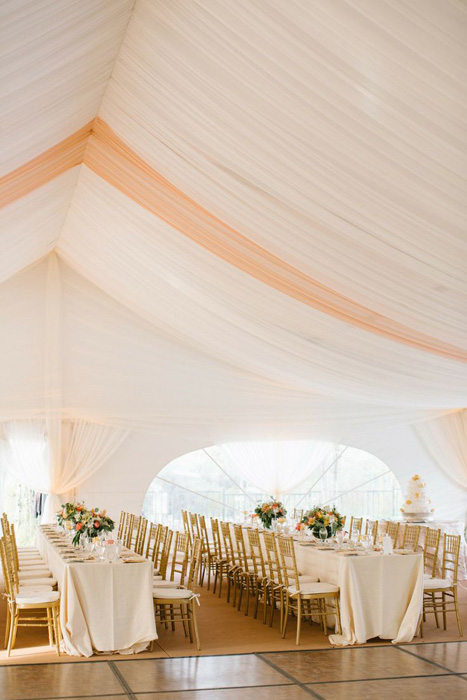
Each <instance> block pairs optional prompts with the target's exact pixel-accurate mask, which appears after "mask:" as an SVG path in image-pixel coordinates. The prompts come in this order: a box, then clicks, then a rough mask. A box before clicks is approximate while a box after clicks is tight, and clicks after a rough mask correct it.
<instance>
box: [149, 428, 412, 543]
mask: <svg viewBox="0 0 467 700" xmlns="http://www.w3.org/2000/svg"><path fill="white" fill-rule="evenodd" d="M271 497H274V498H278V499H280V500H281V501H283V502H284V504H285V506H286V508H287V510H288V511H289V514H290V515H291V514H292V512H293V509H294V508H302V509H303V508H304V509H308V508H310V507H312V506H314V505H321V504H323V505H324V504H326V503H332V504H335V505H336V507H337V508H338V509H339V510H340V511H341V512H342V513H348V514H350V513H362V514H364V515H365V516H367V517H369V518H376V519H377V518H390V517H394V516H397V515H398V514H399V508H400V505H401V499H402V492H401V488H400V484H399V482H398V480H397V479H396V477H395V475H394V473H393V472H392V471H391V469H389V467H388V466H387V465H386V464H384V462H382V461H381V460H380V459H378V457H376V456H375V455H373V454H370V453H369V452H367V451H365V450H361V449H357V448H354V447H350V446H346V445H340V444H337V443H333V442H326V441H318V440H299V441H292V440H288V441H280V442H279V441H247V442H235V443H225V444H221V445H212V446H210V447H208V448H203V449H201V450H195V451H193V452H189V453H187V454H185V455H182V456H181V457H177V458H176V459H174V460H173V461H171V462H170V463H169V464H167V466H166V467H165V468H164V469H162V471H161V472H159V474H158V475H157V476H156V477H155V478H154V479H153V481H152V483H151V485H150V487H149V489H148V491H147V493H146V497H145V500H144V505H143V513H144V515H145V517H147V518H148V519H149V520H152V521H154V522H164V523H165V524H167V525H170V527H172V528H176V529H180V528H182V520H181V511H182V510H188V511H193V512H202V513H205V514H206V515H207V516H212V517H218V518H222V519H230V520H232V519H233V520H237V521H238V520H243V519H245V518H246V517H247V516H248V514H250V513H252V512H253V510H254V508H255V506H256V505H257V503H258V502H261V501H264V500H268V499H269V498H271Z"/></svg>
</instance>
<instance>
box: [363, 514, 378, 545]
mask: <svg viewBox="0 0 467 700" xmlns="http://www.w3.org/2000/svg"><path fill="white" fill-rule="evenodd" d="M365 535H369V536H370V537H371V541H372V543H373V544H376V541H377V539H378V521H377V520H367V521H366V524H365Z"/></svg>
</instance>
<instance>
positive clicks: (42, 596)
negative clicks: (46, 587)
mask: <svg viewBox="0 0 467 700" xmlns="http://www.w3.org/2000/svg"><path fill="white" fill-rule="evenodd" d="M59 599H60V593H59V592H58V591H44V592H37V593H30V594H29V595H24V594H23V593H21V595H17V596H16V602H17V604H18V605H40V604H41V603H55V602H56V601H57V600H59Z"/></svg>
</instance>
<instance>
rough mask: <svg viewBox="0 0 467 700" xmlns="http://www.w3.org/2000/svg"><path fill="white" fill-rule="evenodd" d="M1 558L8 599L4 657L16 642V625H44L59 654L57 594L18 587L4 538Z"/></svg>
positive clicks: (46, 590) (8, 654) (44, 590)
mask: <svg viewBox="0 0 467 700" xmlns="http://www.w3.org/2000/svg"><path fill="white" fill-rule="evenodd" d="M0 559H1V563H2V572H3V579H4V585H5V596H6V600H7V607H8V612H7V630H6V632H7V634H8V642H7V644H6V646H7V656H10V654H11V650H12V648H13V647H14V646H15V643H16V634H17V631H18V627H47V630H48V633H49V643H50V646H54V645H55V648H56V651H57V655H58V656H60V639H61V633H60V593H59V591H52V590H50V588H49V587H47V586H38V587H30V588H29V587H28V588H24V589H20V588H19V586H18V582H17V580H15V578H14V575H13V568H12V565H13V562H12V558H11V553H10V554H8V551H7V545H6V539H5V537H2V538H1V539H0Z"/></svg>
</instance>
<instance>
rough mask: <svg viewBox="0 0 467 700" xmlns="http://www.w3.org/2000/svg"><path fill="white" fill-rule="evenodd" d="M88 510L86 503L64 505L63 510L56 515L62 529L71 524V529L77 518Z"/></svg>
mask: <svg viewBox="0 0 467 700" xmlns="http://www.w3.org/2000/svg"><path fill="white" fill-rule="evenodd" d="M85 510H86V507H85V505H84V503H62V507H61V509H60V510H59V511H58V513H56V516H55V517H56V518H57V523H58V524H59V525H60V527H67V524H68V523H70V529H71V528H72V527H73V525H74V524H75V521H76V518H77V517H78V516H80V514H81V513H82V512H83V511H85Z"/></svg>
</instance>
